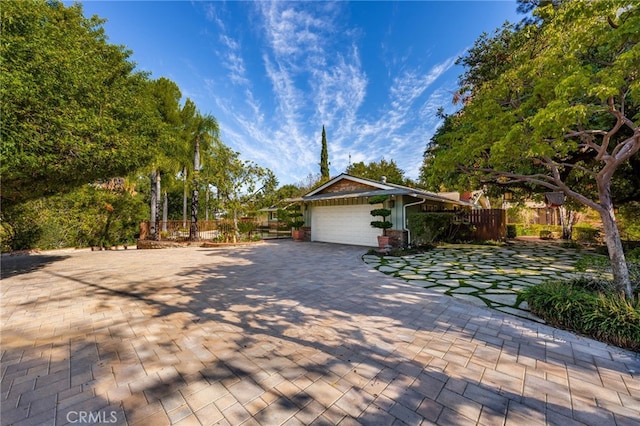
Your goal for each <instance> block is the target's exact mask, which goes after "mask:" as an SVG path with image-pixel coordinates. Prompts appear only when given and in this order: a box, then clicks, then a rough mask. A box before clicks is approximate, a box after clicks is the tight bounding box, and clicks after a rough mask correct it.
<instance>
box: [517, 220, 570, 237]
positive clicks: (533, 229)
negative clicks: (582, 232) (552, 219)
mask: <svg viewBox="0 0 640 426" xmlns="http://www.w3.org/2000/svg"><path fill="white" fill-rule="evenodd" d="M515 227H516V234H517V235H526V236H535V237H537V236H539V235H540V232H541V231H548V232H555V233H562V227H561V226H558V225H540V224H537V223H534V224H530V225H526V224H522V223H516V224H515Z"/></svg>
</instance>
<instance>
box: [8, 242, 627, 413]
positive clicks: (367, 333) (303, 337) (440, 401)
mask: <svg viewBox="0 0 640 426" xmlns="http://www.w3.org/2000/svg"><path fill="white" fill-rule="evenodd" d="M361 255H362V248H358V247H347V246H338V245H328V244H317V243H293V242H290V241H280V242H270V243H266V244H264V245H261V246H254V247H249V248H236V249H231V250H220V249H202V248H184V249H170V250H157V251H152V250H147V251H142V250H140V251H118V252H90V251H78V252H68V253H64V252H61V253H55V254H43V255H37V256H21V257H19V256H16V257H3V265H2V267H3V274H4V279H3V280H2V284H1V286H2V419H1V421H2V424H3V425H10V424H31V425H36V424H37V425H39V424H54V422H55V424H58V425H61V424H67V423H72V424H81V422H80V421H79V420H82V419H84V420H85V421H87V420H92V421H95V420H101V421H103V422H104V423H110V422H112V421H113V423H117V424H130V425H133V424H145V425H146V424H148V425H163V424H216V423H220V424H232V425H236V424H262V425H278V424H312V423H313V424H338V423H339V424H365V425H368V424H402V423H403V422H404V423H406V424H410V425H415V424H421V423H424V424H431V423H436V424H443V425H445V424H446V425H449V424H486V425H498V424H504V423H505V422H506V423H507V424H524V423H527V424H528V425H535V424H562V425H565V424H583V423H584V424H593V425H607V424H611V425H613V424H619V425H621V424H629V425H630V424H636V425H637V424H638V419H639V418H640V379H639V378H638V376H637V375H638V374H640V360H639V359H638V357H637V354H634V353H630V352H625V351H622V350H619V349H616V348H612V347H608V346H606V345H604V344H601V343H598V342H595V341H592V340H590V339H585V338H580V337H576V336H574V335H572V334H571V333H567V332H562V331H557V330H554V329H552V328H549V327H547V326H545V325H542V324H538V323H534V322H530V321H528V320H524V319H519V318H516V317H513V316H510V315H507V314H504V313H501V312H497V311H495V310H490V309H487V308H482V307H478V306H474V305H470V304H465V303H463V302H461V301H458V300H455V299H453V298H450V297H447V296H443V295H441V294H439V293H437V292H431V291H429V290H425V289H423V288H420V287H416V286H413V285H409V284H407V283H406V282H404V281H401V280H398V279H396V278H393V277H390V276H386V275H384V274H380V273H379V272H377V271H376V270H373V269H371V268H370V267H369V266H367V265H366V264H364V263H363V262H362V260H361ZM88 413H91V414H88ZM82 416H84V417H82Z"/></svg>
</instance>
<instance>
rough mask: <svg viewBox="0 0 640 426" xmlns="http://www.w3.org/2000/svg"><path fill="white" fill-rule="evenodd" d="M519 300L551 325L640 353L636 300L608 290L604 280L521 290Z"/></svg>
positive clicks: (552, 283) (639, 303)
mask: <svg viewBox="0 0 640 426" xmlns="http://www.w3.org/2000/svg"><path fill="white" fill-rule="evenodd" d="M603 287H604V288H603ZM523 300H524V301H526V302H527V303H528V304H529V308H530V309H531V312H533V313H534V314H536V315H538V316H539V317H541V318H543V319H544V320H545V321H547V322H548V323H549V324H551V325H553V326H556V327H560V328H564V329H568V330H572V331H576V332H578V333H581V334H585V335H587V336H590V337H592V338H594V339H597V340H600V341H602V342H605V343H610V344H613V345H616V346H619V347H622V348H626V349H631V350H634V351H638V350H640V298H638V297H636V298H635V299H634V300H632V301H630V300H627V299H625V298H624V296H622V295H619V294H617V293H615V292H611V291H609V290H608V284H606V281H605V280H590V279H587V278H579V279H574V280H569V281H548V282H546V283H543V284H540V285H537V286H533V287H529V288H527V289H525V290H523V291H521V292H520V293H519V295H518V301H519V302H521V301H523Z"/></svg>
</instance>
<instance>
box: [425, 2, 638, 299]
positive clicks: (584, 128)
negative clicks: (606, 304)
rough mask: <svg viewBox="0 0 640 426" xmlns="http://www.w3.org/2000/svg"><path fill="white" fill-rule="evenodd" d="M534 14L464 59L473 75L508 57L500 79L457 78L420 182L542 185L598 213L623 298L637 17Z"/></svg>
mask: <svg viewBox="0 0 640 426" xmlns="http://www.w3.org/2000/svg"><path fill="white" fill-rule="evenodd" d="M534 14H535V15H536V16H538V17H541V18H542V19H541V20H539V21H537V22H535V23H533V24H530V25H526V26H523V27H520V28H518V29H514V30H512V31H514V32H513V33H512V34H510V35H507V36H503V34H502V33H498V35H497V38H502V39H507V40H510V43H507V44H505V43H499V42H497V41H495V40H488V39H486V38H485V39H482V38H481V39H480V40H479V42H478V43H477V44H476V46H475V48H477V49H475V50H472V51H471V54H472V55H474V61H471V60H464V61H463V63H465V64H467V66H471V67H475V68H476V69H477V70H479V71H480V70H483V68H482V67H481V66H479V65H478V64H485V62H484V61H485V60H488V58H489V57H490V56H491V54H493V53H495V52H496V51H504V52H505V53H508V56H507V58H508V61H507V62H508V64H507V66H504V67H502V69H501V72H500V73H497V74H491V73H489V72H488V71H487V72H485V71H484V70H483V71H482V72H478V73H475V74H474V73H473V72H472V73H469V72H467V74H466V75H467V76H473V79H468V78H465V77H463V81H466V83H468V84H470V85H471V87H470V88H468V89H467V92H466V93H467V94H468V98H467V99H466V103H465V106H464V107H463V109H462V110H461V111H460V112H459V113H458V114H456V115H455V116H452V117H449V118H448V119H447V120H446V121H445V127H446V128H445V129H444V130H443V131H441V132H439V133H438V134H437V135H436V136H435V137H434V142H435V144H434V146H432V147H430V148H428V149H427V152H426V157H425V167H424V168H423V178H424V179H426V180H428V181H431V183H432V184H433V183H434V182H435V180H437V179H438V175H439V176H440V177H441V178H443V180H444V181H446V182H448V183H449V184H455V185H457V186H462V185H464V186H467V187H468V186H475V185H477V183H479V182H487V181H492V182H498V183H501V184H507V185H521V184H533V185H539V186H542V187H544V188H545V189H547V190H552V191H562V192H564V193H565V194H566V195H567V196H569V197H571V198H573V199H574V200H576V201H578V202H580V203H582V204H584V205H587V206H589V207H591V208H593V209H595V210H596V211H598V212H599V213H600V216H601V218H602V220H603V224H604V229H605V239H606V241H607V245H608V247H609V254H610V256H611V258H612V264H613V272H614V277H615V278H616V281H618V282H619V283H620V284H621V285H624V286H626V288H625V292H626V293H627V295H630V294H631V289H630V286H629V278H628V273H627V271H626V266H623V264H624V255H623V252H622V246H621V244H620V238H619V234H618V230H617V227H616V223H615V218H614V212H613V204H612V197H611V194H612V193H615V192H616V191H618V188H616V187H615V186H612V185H615V184H616V180H615V175H616V173H619V172H620V171H621V170H624V169H625V168H628V167H629V165H630V164H633V160H632V159H633V157H634V156H635V158H637V156H638V154H637V153H638V150H640V127H639V124H638V123H639V121H640V79H639V72H640V69H639V68H638V64H639V63H640V44H639V42H640V32H639V31H638V28H640V9H639V8H638V6H637V5H634V4H633V3H629V2H625V1H606V2H591V1H572V2H564V3H561V4H559V5H555V4H549V5H547V6H544V7H539V8H538V9H536V10H535V11H534ZM509 31H511V30H509ZM514 40H517V42H513V41H514ZM505 46H506V47H505ZM485 55H486V56H485ZM476 59H477V60H478V62H477V63H476V62H475V61H476ZM503 65H504V64H503ZM487 69H490V67H489V68H487ZM461 170H463V171H465V172H466V173H461Z"/></svg>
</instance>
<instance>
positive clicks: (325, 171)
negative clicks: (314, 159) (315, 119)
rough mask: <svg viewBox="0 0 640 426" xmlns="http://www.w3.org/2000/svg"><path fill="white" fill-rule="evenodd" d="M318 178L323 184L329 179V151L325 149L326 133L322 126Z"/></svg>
mask: <svg viewBox="0 0 640 426" xmlns="http://www.w3.org/2000/svg"><path fill="white" fill-rule="evenodd" d="M320 176H321V179H322V181H323V182H326V181H328V180H329V179H331V175H330V174H329V151H328V149H327V133H326V132H325V131H324V126H322V150H321V151H320Z"/></svg>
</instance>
